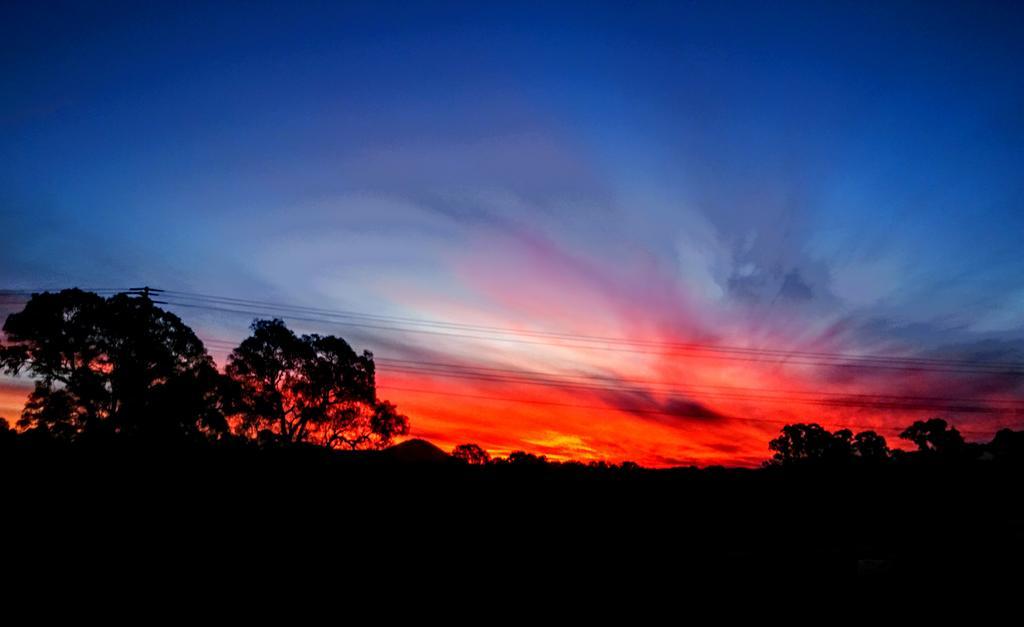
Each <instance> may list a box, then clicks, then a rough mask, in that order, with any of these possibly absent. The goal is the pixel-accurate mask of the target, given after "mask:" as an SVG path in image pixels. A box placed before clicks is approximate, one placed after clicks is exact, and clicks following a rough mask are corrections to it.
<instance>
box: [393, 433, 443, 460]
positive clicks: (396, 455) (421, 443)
mask: <svg viewBox="0 0 1024 627" xmlns="http://www.w3.org/2000/svg"><path fill="white" fill-rule="evenodd" d="M381 454H382V455H383V456H386V457H387V458H388V459H389V460H391V461H394V462H397V463H401V464H444V463H448V462H451V461H452V456H451V455H449V454H448V453H445V452H444V451H442V450H441V449H440V448H438V447H437V446H435V445H434V444H433V443H431V442H428V441H427V440H422V439H419V438H413V439H411V440H406V441H405V442H402V443H400V444H395V445H394V446H390V447H388V448H386V449H384V450H383V451H381Z"/></svg>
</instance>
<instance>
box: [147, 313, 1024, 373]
mask: <svg viewBox="0 0 1024 627" xmlns="http://www.w3.org/2000/svg"><path fill="white" fill-rule="evenodd" d="M167 304H169V305H174V306H178V307H186V308H194V309H205V310H209V311H218V312H222V313H233V314H239V315H246V316H262V315H267V314H268V312H266V311H259V310H255V309H234V308H228V307H219V306H215V305H209V304H197V303H184V302H179V301H173V300H172V301H168V302H167ZM270 315H273V316H277V317H281V318H285V319H288V320H297V321H301V322H316V323H320V324H331V325H336V326H342V327H353V328H364V329H374V330H384V331H393V332H402V333H420V334H428V335H434V336H442V337H453V338H459V339H471V340H482V341H497V342H505V343H512V344H523V345H534V346H547V347H551V346H552V344H551V343H549V342H538V341H529V340H523V339H518V338H507V337H489V336H482V335H471V334H466V333H448V332H444V331H433V330H427V329H415V328H407V327H398V326H394V325H386V324H369V323H361V322H346V321H342V320H333V319H330V318H325V317H311V316H305V315H292V314H285V315H279V314H275V313H271V314H270ZM556 346H557V347H559V348H576V349H583V350H601V351H613V352H625V353H638V354H647V355H664V356H670V357H681V356H682V355H680V354H679V351H648V350H641V349H630V348H616V347H609V346H597V345H580V344H561V345H556ZM696 357H699V358H702V359H715V360H728V361H743V362H754V363H785V364H787V365H804V366H818V367H831V368H862V369H863V368H878V369H886V370H902V371H914V372H945V373H959V374H989V375H997V376H1021V375H1024V370H1003V369H998V368H1002V365H1001V364H1000V365H998V367H997V365H996V364H992V365H991V366H988V365H984V364H982V363H981V362H979V363H978V366H977V367H975V368H967V367H963V368H956V367H950V368H939V367H930V366H926V365H920V366H916V365H899V364H895V363H889V364H881V363H860V362H857V361H852V362H839V361H834V362H833V361H821V360H817V361H815V360H790V359H787V360H785V361H779V360H774V361H773V360H771V359H765V358H764V357H746V356H740V355H728V354H726V355H718V354H700V355H697V356H696Z"/></svg>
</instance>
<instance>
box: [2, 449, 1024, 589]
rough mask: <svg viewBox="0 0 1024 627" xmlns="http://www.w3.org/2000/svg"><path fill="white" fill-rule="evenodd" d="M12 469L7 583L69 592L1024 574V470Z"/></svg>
mask: <svg viewBox="0 0 1024 627" xmlns="http://www.w3.org/2000/svg"><path fill="white" fill-rule="evenodd" d="M2 472H3V477H4V480H5V484H6V487H5V496H4V502H5V503H4V505H5V507H4V510H5V511H6V514H5V515H4V516H3V520H2V523H0V524H3V525H4V526H5V527H6V528H7V529H6V531H5V534H4V535H5V537H6V539H7V540H6V542H7V547H8V551H7V555H8V558H9V559H8V560H6V563H7V568H6V573H7V574H8V575H11V573H17V574H18V575H17V576H18V577H19V578H25V577H28V578H32V577H35V578H39V577H43V578H45V579H46V580H48V581H54V582H59V581H65V582H67V581H83V580H84V581H88V580H89V579H90V577H94V576H96V575H95V573H96V569H97V568H98V567H99V566H100V565H102V567H103V568H104V569H112V571H111V572H118V573H120V575H121V576H126V575H127V579H128V585H131V584H130V582H131V581H132V580H136V582H138V581H149V578H150V577H153V576H169V574H170V573H175V575H174V578H175V579H176V580H177V581H178V583H179V584H182V583H183V582H187V585H189V586H198V587H202V586H203V585H206V584H204V583H202V582H211V581H216V580H218V579H221V578H229V579H231V580H233V581H235V582H238V581H239V577H241V580H243V581H245V580H248V579H249V578H251V579H252V582H253V585H256V586H259V588H258V589H262V588H263V586H269V587H273V586H274V585H280V584H282V581H281V577H282V576H283V574H284V573H287V577H286V579H288V580H289V581H290V583H288V586H289V587H294V586H299V587H300V588H301V587H302V586H305V585H311V586H312V585H317V584H322V583H323V582H324V579H323V578H324V577H328V578H329V577H339V578H355V579H358V580H359V585H369V586H370V587H372V588H375V589H377V592H382V591H383V590H385V589H387V588H388V587H394V588H395V590H396V592H397V591H398V590H399V589H400V590H401V591H402V593H403V594H406V593H408V592H416V593H418V594H424V595H428V596H432V595H437V594H459V595H466V594H474V595H485V596H488V597H494V598H499V599H500V598H504V597H506V596H509V595H512V596H515V595H521V594H523V593H525V592H531V593H533V594H542V595H543V594H553V591H555V590H561V591H562V592H561V593H560V594H568V593H569V592H568V591H569V589H570V588H571V590H574V591H577V593H583V592H580V591H586V594H588V595H591V596H593V595H598V596H600V595H601V594H606V593H615V594H624V593H630V594H633V593H636V594H645V595H657V594H663V593H671V592H672V590H677V591H678V586H680V585H682V582H684V581H693V580H703V581H712V582H715V581H718V582H722V583H723V584H726V583H727V584H728V585H733V584H737V583H757V582H765V581H774V582H779V581H806V582H813V583H817V584H826V585H829V584H851V583H852V584H856V585H857V586H858V587H866V588H870V587H888V586H891V585H893V584H897V585H899V584H905V583H910V582H913V583H915V584H921V583H929V582H934V583H936V584H942V585H949V584H951V583H952V582H957V581H970V582H971V583H979V582H986V581H992V582H1002V583H1006V582H1007V581H1020V577H1021V574H1022V572H1024V571H1022V566H1021V565H1022V563H1024V562H1022V558H1024V507H1022V501H1021V498H1020V497H1021V491H1020V486H1021V470H1020V467H1019V466H1017V465H1013V466H1007V465H1003V464H987V465H986V464H973V465H970V466H965V467H946V466H943V465H927V464H917V465H914V466H892V465H889V466H884V467H878V468H874V469H871V468H868V469H865V468H857V469H855V470H851V469H827V468H811V469H793V470H788V469H765V470H729V469H705V470H696V469H673V470H659V471H652V470H644V469H631V468H626V469H622V468H588V467H581V466H558V465H544V464H521V465H515V464H504V465H490V466H469V465H466V464H463V463H458V462H455V461H452V460H447V461H445V460H443V459H419V458H416V459H412V460H410V459H407V458H404V457H401V456H396V455H389V454H387V453H375V454H361V455H360V454H349V455H337V454H324V453H322V452H317V451H312V450H310V449H298V450H255V449H239V450H219V449H189V450H179V451H167V450H162V451H155V450H150V451H146V450H140V449H138V448H122V449H109V448H105V449H103V450H102V451H100V450H95V451H90V450H87V449H73V450H72V449H59V450H52V451H43V452H40V451H17V450H15V451H8V452H7V454H6V455H5V456H4V458H3V461H2ZM104 572H107V571H106V570H105V571H104ZM357 575H358V576H357ZM346 585H347V584H346ZM510 598H511V597H510Z"/></svg>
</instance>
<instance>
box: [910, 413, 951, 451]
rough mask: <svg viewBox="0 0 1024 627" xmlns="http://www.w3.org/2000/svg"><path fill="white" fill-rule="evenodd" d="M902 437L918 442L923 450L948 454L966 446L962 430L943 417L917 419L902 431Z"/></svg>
mask: <svg viewBox="0 0 1024 627" xmlns="http://www.w3.org/2000/svg"><path fill="white" fill-rule="evenodd" d="M900 437H901V438H903V439H904V440H909V441H911V442H913V443H914V444H916V445H917V448H918V450H919V451H922V452H930V453H937V454H943V455H948V454H953V453H958V452H960V451H962V450H963V448H964V438H963V436H961V435H960V432H959V431H957V430H956V428H954V427H950V426H949V425H947V424H946V421H945V420H942V419H941V418H931V419H930V420H927V421H922V420H918V421H915V422H914V424H912V425H910V426H909V427H907V428H906V429H904V430H903V432H902V433H900Z"/></svg>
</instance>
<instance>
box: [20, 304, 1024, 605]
mask: <svg viewBox="0 0 1024 627" xmlns="http://www.w3.org/2000/svg"><path fill="white" fill-rule="evenodd" d="M159 304H160V303H158V302H156V301H154V300H153V299H152V298H150V297H149V295H148V294H146V293H143V294H136V295H132V294H114V295H112V296H110V297H106V298H105V297H102V296H99V295H97V294H95V293H90V292H86V291H82V290H77V289H69V290H63V291H61V292H57V293H39V294H35V295H33V296H32V297H31V298H30V299H29V301H28V302H27V303H26V305H25V307H24V309H23V310H22V311H19V312H16V313H13V314H11V315H10V316H9V317H8V318H7V320H6V322H5V324H4V327H3V330H4V333H5V336H6V340H5V342H4V344H3V346H2V348H0V366H2V368H3V370H4V371H5V372H7V373H8V374H12V375H26V376H29V377H31V378H32V379H33V381H34V388H33V390H32V392H31V394H30V396H29V398H28V401H27V402H26V405H25V407H24V410H23V412H22V415H21V416H20V418H19V419H18V420H17V421H16V423H15V424H14V425H7V424H6V423H5V422H2V421H0V473H2V475H0V476H3V477H4V478H5V479H4V480H5V486H4V487H5V491H4V497H3V503H4V505H6V506H7V507H8V511H11V512H16V514H15V518H16V520H17V525H18V529H19V532H20V533H22V534H25V533H33V534H38V541H37V542H27V541H26V542H21V543H19V544H18V545H17V546H12V547H11V548H12V550H14V551H15V552H17V551H22V552H24V555H23V557H24V558H25V563H26V564H29V565H30V566H26V567H27V568H32V567H33V566H31V565H32V564H43V563H50V562H46V561H45V560H42V561H40V559H39V558H40V556H41V555H43V554H46V555H48V556H49V557H53V554H54V553H55V552H59V554H60V556H61V559H62V560H64V561H67V560H68V559H69V557H68V556H71V557H72V558H73V559H74V561H75V563H90V560H92V561H95V560H109V559H110V557H111V554H115V555H117V556H118V559H123V560H129V561H130V560H134V559H141V558H138V557H137V556H136V555H135V554H134V552H131V551H127V550H126V549H125V547H129V546H145V547H147V551H148V552H147V553H145V555H146V557H145V559H146V560H147V563H149V562H151V561H152V560H154V559H157V560H158V561H159V560H160V559H162V560H165V561H168V560H169V561H174V560H176V559H178V556H177V554H178V553H179V552H180V553H181V554H182V555H188V556H190V559H194V560H200V561H202V560H208V559H210V558H211V556H218V558H217V559H228V560H235V561H237V562H238V563H240V564H246V565H248V566H252V567H253V568H256V569H262V568H266V567H268V566H269V565H271V564H273V565H274V566H275V567H278V566H281V565H282V563H286V567H288V568H292V569H295V568H299V567H306V566H309V564H311V563H314V562H320V561H322V560H323V559H325V556H326V555H330V556H332V559H333V556H336V555H338V554H341V555H344V558H345V559H346V560H349V561H350V562H351V563H358V564H359V569H360V572H361V573H368V572H372V573H374V574H375V575H378V576H380V577H385V578H387V577H391V576H392V575H393V573H394V569H396V568H401V569H403V570H402V572H403V573H404V574H406V575H408V576H417V575H419V576H421V577H424V578H427V579H433V578H435V577H434V574H435V573H434V570H435V568H434V567H435V564H436V563H437V562H438V560H441V561H444V562H445V563H446V564H447V565H448V566H451V567H453V568H454V569H455V572H456V573H460V575H453V576H454V577H455V579H454V580H449V583H451V581H455V582H457V583H458V585H460V586H464V587H466V589H473V590H476V591H477V592H481V593H482V592H483V591H481V586H484V585H485V584H486V585H490V584H487V582H494V581H498V580H500V581H501V582H502V583H503V585H505V586H509V585H513V582H514V583H515V585H526V584H528V585H530V586H543V585H552V586H555V585H559V584H560V582H561V580H562V579H563V578H564V577H566V576H571V577H573V578H574V581H576V583H577V584H579V585H583V586H590V587H591V589H606V588H613V589H615V590H618V591H621V590H623V589H625V588H628V587H632V588H636V589H642V590H645V591H650V592H651V593H655V592H658V591H662V592H665V591H666V589H667V587H668V588H671V586H673V585H675V584H674V583H673V582H674V581H676V579H673V578H672V577H676V578H678V577H681V576H683V575H682V574H680V572H682V571H685V572H686V573H690V574H691V575H693V574H699V575H700V576H701V577H705V578H706V577H717V576H721V577H726V576H727V577H729V578H730V581H731V582H735V581H737V579H743V578H746V579H749V580H758V579H764V578H768V577H775V576H778V575H780V574H782V575H787V576H794V577H800V578H821V577H825V578H849V579H852V580H857V581H871V582H890V581H906V580H907V579H909V578H917V579H929V580H932V579H939V578H947V579H948V578H950V577H954V578H955V577H959V576H966V574H967V573H969V574H970V576H971V577H972V578H975V579H977V578H979V577H981V578H985V577H989V576H991V577H993V578H995V577H997V576H999V574H1001V573H1003V572H1004V571H1005V570H1006V569H1009V568H1014V567H1017V565H1019V564H1020V563H1024V562H1022V560H1024V527H1022V525H1021V523H1020V521H1021V520H1024V506H1022V503H1021V499H1020V498H1019V493H1020V487H1021V478H1022V477H1024V432H1020V431H1012V430H1009V429H1004V430H1001V431H999V432H998V433H997V434H995V437H994V438H993V439H992V440H991V441H990V442H987V443H973V442H967V441H965V440H964V438H963V437H962V436H961V434H960V432H959V431H958V430H957V429H956V428H955V427H953V426H951V425H950V424H948V423H947V422H946V421H944V420H942V419H941V418H933V419H929V420H924V421H917V422H914V423H913V424H911V425H908V426H907V428H906V429H905V430H903V431H902V433H901V434H900V437H901V439H902V440H903V441H905V442H906V443H907V444H908V445H911V446H913V447H914V449H915V450H910V451H903V450H900V449H898V448H892V447H890V445H889V443H888V442H887V441H886V440H885V438H883V437H882V436H881V435H879V434H877V433H875V432H873V431H863V432H860V433H853V432H852V431H851V430H849V429H840V430H837V431H834V432H832V431H829V430H827V429H826V428H824V427H822V426H821V425H818V424H813V423H800V424H790V425H786V426H784V427H783V428H782V429H781V432H780V434H779V435H778V437H776V438H775V439H773V440H771V442H770V443H768V450H769V451H770V452H771V453H772V457H771V459H770V460H768V461H767V462H766V463H765V464H764V466H763V467H762V468H760V469H738V468H721V467H710V468H704V469H698V468H694V467H688V468H670V469H648V468H643V467H640V466H638V465H637V464H634V463H631V462H625V463H620V464H609V463H605V462H600V461H597V462H581V461H568V462H555V461H551V460H548V459H547V458H545V457H543V456H538V455H534V454H532V453H529V452H525V451H516V452H512V453H510V454H509V455H507V456H505V457H500V458H492V457H491V456H490V455H489V454H488V452H487V451H485V450H484V449H483V448H481V447H480V446H478V445H476V444H471V443H467V444H462V445H460V446H457V447H456V448H455V449H454V450H453V451H451V452H450V453H446V452H444V451H441V450H440V449H438V448H437V447H435V446H433V445H432V444H430V443H428V442H425V441H422V440H409V441H405V442H402V443H401V444H397V445H395V444H394V442H395V440H396V439H397V438H400V437H401V436H404V435H406V434H408V431H409V421H408V418H407V417H405V416H404V415H402V414H401V413H400V412H399V410H398V408H397V407H395V405H393V404H392V403H389V402H387V401H386V400H383V399H380V398H379V397H378V396H377V390H376V382H375V369H374V359H373V355H372V354H370V353H369V352H365V351H364V352H361V353H360V352H357V351H356V350H354V349H353V348H352V347H351V346H350V345H349V344H348V343H346V342H345V341H344V340H343V339H341V338H339V337H335V336H329V335H327V336H323V335H317V334H311V335H298V334H296V333H294V332H293V331H291V330H290V329H288V328H287V326H286V325H285V324H284V323H283V322H282V321H281V320H277V319H270V320H257V321H255V322H254V323H253V325H252V327H251V334H250V335H249V337H247V338H246V339H244V340H243V341H242V342H241V343H240V344H239V345H238V346H237V347H236V348H235V349H234V350H233V351H231V353H230V355H229V357H228V361H227V364H226V366H225V368H224V371H223V372H220V371H218V370H217V368H216V367H215V365H214V363H213V361H212V359H211V358H210V356H209V354H208V353H207V352H206V350H205V348H204V346H203V344H202V342H201V341H200V340H199V339H198V338H197V336H196V335H195V333H194V332H193V331H192V330H191V329H190V328H189V327H188V326H187V325H185V324H184V323H183V322H182V321H181V320H180V319H179V318H178V317H177V316H175V315H174V314H172V313H170V312H168V311H166V310H164V309H162V308H160V307H159ZM125 520H133V521H136V523H135V524H132V525H126V524H124V521H125ZM139 521H144V522H139ZM71 529H73V530H74V532H69V530H71ZM225 534H228V535H225ZM229 537H230V541H229V540H228V538H229ZM411 537H415V538H419V540H418V541H412V540H410V538H411ZM54 538H61V539H62V540H61V541H60V542H55V541H54ZM432 547H444V551H443V553H444V555H445V557H439V556H438V553H437V552H436V551H435V550H434V549H432ZM129 553H131V554H130V555H129ZM485 557H486V558H487V559H490V560H498V561H499V563H502V564H504V565H503V566H502V567H501V568H499V569H498V570H497V571H496V572H493V571H492V570H487V571H486V572H487V575H486V576H484V577H479V576H477V575H476V574H475V573H478V569H476V568H467V566H466V565H467V564H468V563H471V562H475V561H479V560H482V559H484V558H485ZM552 560H555V561H556V562H557V564H559V565H560V566H559V568H555V569H548V570H539V569H538V568H537V565H538V564H544V563H550V562H551V561H552ZM664 564H673V565H675V566H674V568H675V569H676V574H674V575H673V576H672V577H665V576H661V575H659V573H661V572H663V566H664ZM659 565H661V566H659ZM135 566H139V564H135ZM680 569H682V571H680ZM524 582H525V583H524ZM488 589H489V590H490V591H491V593H494V592H495V590H498V589H512V588H500V587H499V588H494V587H493V586H492V587H491V588H488Z"/></svg>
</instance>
